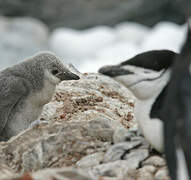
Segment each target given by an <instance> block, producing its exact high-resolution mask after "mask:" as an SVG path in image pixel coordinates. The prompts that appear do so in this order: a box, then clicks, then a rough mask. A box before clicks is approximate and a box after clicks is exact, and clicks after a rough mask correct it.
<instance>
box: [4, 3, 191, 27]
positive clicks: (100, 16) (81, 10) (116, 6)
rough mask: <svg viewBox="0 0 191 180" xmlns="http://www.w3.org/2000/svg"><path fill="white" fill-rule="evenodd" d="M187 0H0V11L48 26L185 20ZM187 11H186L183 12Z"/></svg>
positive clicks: (187, 6) (89, 25)
mask: <svg viewBox="0 0 191 180" xmlns="http://www.w3.org/2000/svg"><path fill="white" fill-rule="evenodd" d="M189 3H190V1H189V0H184V1H178V0H176V1H171V0H160V1H157V2H155V3H153V1H152V0H128V1H123V0H119V1H118V2H117V3H116V1H115V0H107V1H102V0H97V1H93V2H92V1H86V0H79V1H67V0H54V1H52V0H46V1H43V0H33V1H30V0H25V1H21V0H14V2H13V1H12V0H6V1H4V0H0V14H2V15H7V16H31V17H35V18H38V19H41V20H42V21H44V22H45V23H46V24H48V26H49V27H51V28H53V27H55V26H65V27H71V28H87V27H91V26H95V25H103V24H104V25H114V24H117V23H119V22H123V21H127V20H128V21H134V22H139V23H142V24H146V25H153V24H155V23H156V22H158V21H162V20H171V21H174V22H177V23H183V22H184V21H185V17H184V14H185V13H186V12H187V13H186V14H189V12H190V11H189V10H190V9H189V7H190V6H189ZM185 11H186V12H185Z"/></svg>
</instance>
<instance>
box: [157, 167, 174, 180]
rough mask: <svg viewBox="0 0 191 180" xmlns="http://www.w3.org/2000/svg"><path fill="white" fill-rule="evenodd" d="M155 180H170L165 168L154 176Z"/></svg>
mask: <svg viewBox="0 0 191 180" xmlns="http://www.w3.org/2000/svg"><path fill="white" fill-rule="evenodd" d="M155 179H156V180H170V178H169V176H168V170H167V168H166V167H164V168H161V169H159V170H158V171H157V172H156V174H155Z"/></svg>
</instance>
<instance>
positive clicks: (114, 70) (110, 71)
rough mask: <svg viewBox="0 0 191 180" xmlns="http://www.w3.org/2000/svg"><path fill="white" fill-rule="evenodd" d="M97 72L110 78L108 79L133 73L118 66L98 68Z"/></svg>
mask: <svg viewBox="0 0 191 180" xmlns="http://www.w3.org/2000/svg"><path fill="white" fill-rule="evenodd" d="M98 72H99V73H101V74H104V75H106V76H110V77H116V76H122V75H128V74H133V72H131V71H129V70H127V69H123V68H122V67H121V66H119V65H117V66H104V67H102V68H100V69H99V71H98Z"/></svg>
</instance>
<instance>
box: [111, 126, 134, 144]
mask: <svg viewBox="0 0 191 180" xmlns="http://www.w3.org/2000/svg"><path fill="white" fill-rule="evenodd" d="M132 136H134V134H133V133H131V132H130V131H129V130H127V129H126V128H124V127H121V128H116V130H115V132H114V134H113V142H114V143H115V144H117V143H120V142H125V141H130V140H131V137H132Z"/></svg>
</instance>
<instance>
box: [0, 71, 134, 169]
mask: <svg viewBox="0 0 191 180" xmlns="http://www.w3.org/2000/svg"><path fill="white" fill-rule="evenodd" d="M130 98H131V96H129V95H128V93H127V92H126V89H125V88H124V87H123V86H122V85H120V84H118V83H117V82H115V81H114V80H112V79H110V78H108V77H105V76H101V75H96V74H90V75H86V76H84V77H83V78H81V79H80V80H79V81H76V82H74V81H65V82H62V83H60V84H59V86H58V87H57V89H56V94H55V96H54V98H53V100H52V102H51V104H52V103H54V102H55V104H56V110H55V106H53V107H52V108H53V111H52V113H55V114H51V118H49V119H46V118H47V115H46V113H45V112H44V113H42V115H41V118H40V119H41V120H47V122H48V124H45V123H42V124H37V125H36V126H33V128H31V129H27V130H25V131H24V132H21V133H20V134H19V135H17V136H15V137H13V138H11V139H10V140H9V141H8V142H2V143H0V162H1V163H3V164H7V165H8V166H9V167H11V168H12V169H14V171H15V172H21V173H24V172H28V171H36V170H39V169H42V168H44V167H50V166H51V167H65V166H74V165H75V164H76V162H78V161H79V160H80V159H81V158H83V157H85V156H86V155H89V154H94V153H97V152H105V151H106V150H107V149H108V148H109V147H110V144H111V142H112V141H113V139H112V138H113V133H114V129H115V128H116V127H123V126H124V127H126V128H128V127H131V125H133V124H134V123H135V121H134V119H128V117H127V113H128V111H131V110H132V107H131V106H130V105H129V104H128V99H130ZM60 102H62V103H60ZM49 110H50V111H51V108H50V107H49ZM119 110H120V113H119ZM122 110H123V111H122Z"/></svg>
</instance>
